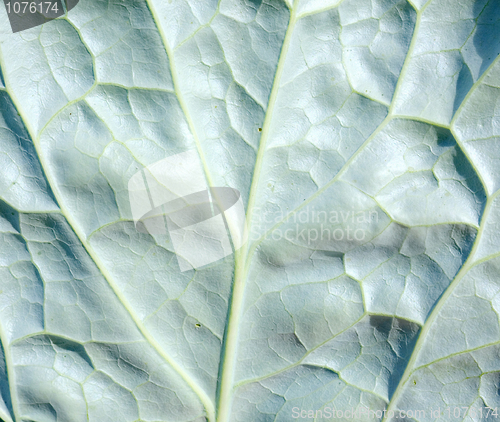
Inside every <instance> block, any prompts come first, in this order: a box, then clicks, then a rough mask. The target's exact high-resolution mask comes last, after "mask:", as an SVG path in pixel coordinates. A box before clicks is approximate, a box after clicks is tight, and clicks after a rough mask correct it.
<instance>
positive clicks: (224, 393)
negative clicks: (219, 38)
mask: <svg viewBox="0 0 500 422" xmlns="http://www.w3.org/2000/svg"><path fill="white" fill-rule="evenodd" d="M297 3H298V0H295V2H294V7H293V8H292V11H291V15H290V22H289V25H288V28H287V31H286V34H285V39H284V40H283V46H282V48H281V53H280V57H279V60H278V67H277V69H276V77H275V78H274V82H273V87H272V90H271V95H270V97H269V104H268V107H267V111H266V117H265V119H264V124H263V126H262V136H261V138H260V143H259V150H258V152H257V158H256V161H255V168H254V173H253V178H252V184H251V186H250V195H249V197H248V206H247V225H246V228H245V230H246V231H247V234H248V232H249V231H250V229H251V224H252V216H253V209H254V205H255V200H256V192H257V188H258V186H259V180H260V175H261V170H262V163H263V160H264V153H265V150H266V145H267V140H268V138H269V131H270V126H271V118H272V117H271V116H272V115H273V111H274V108H275V106H276V99H277V97H278V91H279V88H280V83H281V76H282V74H283V70H284V67H285V59H286V55H287V52H288V48H289V46H290V40H291V37H292V33H293V29H294V27H295V24H296V22H297V15H296V12H295V10H296V7H295V6H296V4H297ZM249 250H250V245H249V244H247V245H245V246H244V247H242V248H241V249H240V250H239V251H237V252H236V253H235V269H234V283H233V291H232V295H231V298H230V305H229V311H228V323H227V328H226V333H225V338H224V344H223V348H222V353H221V362H222V365H221V371H220V384H219V389H218V397H217V398H218V402H217V422H230V412H231V401H232V400H231V398H232V395H233V388H234V370H235V366H236V353H237V346H238V329H239V325H240V317H241V310H242V307H243V296H244V290H245V281H246V278H247V270H248V266H247V258H248V257H249Z"/></svg>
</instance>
